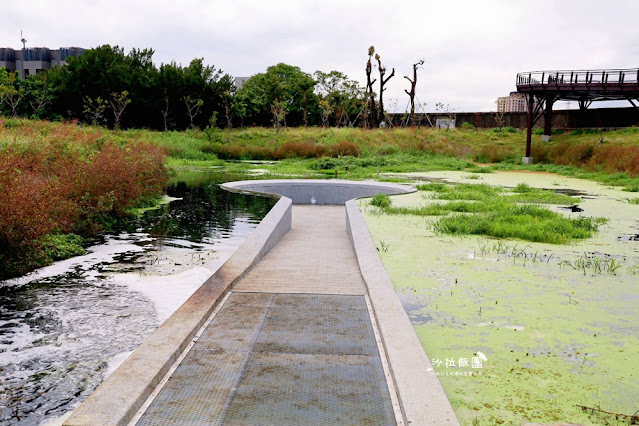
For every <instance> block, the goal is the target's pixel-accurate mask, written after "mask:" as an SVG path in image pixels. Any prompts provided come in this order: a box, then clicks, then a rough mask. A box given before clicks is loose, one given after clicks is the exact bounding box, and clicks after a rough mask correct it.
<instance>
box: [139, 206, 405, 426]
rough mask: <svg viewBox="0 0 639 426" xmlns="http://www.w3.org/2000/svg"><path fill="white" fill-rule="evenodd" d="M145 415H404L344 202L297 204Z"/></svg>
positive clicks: (293, 418)
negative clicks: (287, 224)
mask: <svg viewBox="0 0 639 426" xmlns="http://www.w3.org/2000/svg"><path fill="white" fill-rule="evenodd" d="M292 217H293V222H292V228H291V230H290V231H289V232H288V233H287V234H286V235H285V236H284V237H283V238H282V240H281V241H280V242H279V243H278V244H277V245H276V246H275V247H274V248H273V249H272V250H271V251H270V252H269V253H268V254H267V255H266V256H265V257H264V258H263V259H262V260H261V261H260V263H258V264H257V265H256V266H255V267H254V268H253V269H252V270H251V271H250V272H249V273H248V274H247V275H246V277H244V278H243V279H242V280H241V281H240V282H239V283H237V284H236V285H235V287H234V288H233V289H231V292H230V293H229V294H228V296H227V297H226V298H225V300H224V301H223V303H222V304H221V305H220V307H219V308H218V309H217V310H216V312H214V314H213V315H212V317H211V318H210V319H209V321H208V322H207V323H206V324H205V326H204V327H203V328H202V330H201V331H200V333H198V335H197V337H196V339H195V343H194V344H192V345H191V346H190V348H189V349H188V350H187V351H186V352H185V353H184V354H183V356H182V357H181V358H180V360H178V363H177V364H176V366H174V368H173V369H172V370H171V371H170V372H169V374H167V377H166V378H165V379H164V380H163V381H162V383H161V384H160V386H159V387H158V389H156V391H155V392H154V393H153V394H152V395H151V397H150V398H149V400H148V401H147V402H146V404H145V405H144V406H143V407H142V409H141V410H140V412H139V413H138V415H137V416H136V418H135V419H134V422H137V424H143V425H146V424H149V425H150V424H153V425H157V424H176V423H177V424H280V425H283V424H318V425H320V424H322V425H323V424H403V418H402V414H401V410H400V408H399V404H398V399H397V395H396V394H395V390H394V385H393V380H392V379H391V375H390V372H389V371H388V367H387V366H386V356H385V354H384V353H383V346H382V345H381V340H380V338H379V335H378V330H377V326H376V324H375V320H374V316H373V315H372V311H371V307H370V301H369V300H368V296H367V291H366V286H365V284H364V282H363V280H362V276H361V273H360V270H359V267H358V263H357V259H356V257H355V255H354V252H353V249H352V245H351V242H350V241H349V238H348V234H347V230H346V213H345V208H344V207H343V206H293V216H292Z"/></svg>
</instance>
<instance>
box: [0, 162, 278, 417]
mask: <svg viewBox="0 0 639 426" xmlns="http://www.w3.org/2000/svg"><path fill="white" fill-rule="evenodd" d="M245 178H246V177H245V176H241V175H229V174H225V173H222V172H218V171H214V170H210V169H207V170H193V171H190V172H181V173H179V174H178V177H177V178H175V179H174V182H172V184H171V185H170V186H169V187H168V188H167V190H166V197H165V202H164V203H163V204H161V205H160V206H158V207H157V208H154V209H150V210H147V211H144V212H143V213H142V214H141V215H140V217H139V218H138V219H137V220H135V221H134V222H132V223H130V224H128V225H127V226H125V227H123V228H122V229H119V230H118V231H117V232H114V233H113V234H110V235H104V236H102V238H101V240H100V241H98V242H97V243H96V244H95V245H93V246H91V247H88V248H87V254H86V255H84V256H79V257H75V258H72V259H67V260H64V261H60V262H56V263H54V264H53V265H51V266H48V267H45V268H42V269H40V270H37V271H34V272H33V273H31V274H28V275H26V276H24V277H20V278H16V279H12V280H8V281H4V282H2V281H0V368H1V371H0V393H1V394H2V395H3V397H2V400H0V404H1V405H0V408H1V417H0V423H1V424H9V423H15V422H18V421H19V422H21V423H24V424H39V423H42V422H47V421H49V420H52V419H55V418H58V417H60V416H62V415H63V414H65V413H66V412H69V411H71V410H73V409H74V408H75V407H77V406H78V405H79V404H80V403H81V402H82V401H83V400H84V399H86V397H87V396H89V395H90V394H91V392H92V391H93V390H94V389H95V388H96V387H97V386H98V385H99V384H100V383H101V382H102V381H103V380H104V379H105V378H106V377H107V376H108V375H109V374H110V373H111V372H112V371H114V370H115V369H116V368H117V366H118V365H119V364H120V363H121V362H122V361H124V360H125V359H126V357H127V356H128V355H129V354H130V353H131V352H132V351H133V350H134V349H135V348H136V347H137V346H138V345H139V344H140V343H141V342H142V341H143V340H144V339H146V338H147V337H148V336H149V335H150V334H151V333H152V332H153V331H154V330H155V329H156V328H157V327H158V326H159V325H160V324H161V323H162V322H163V321H164V320H166V318H168V317H169V316H170V315H171V314H172V313H173V312H174V311H175V310H176V309H177V308H178V307H179V306H180V305H181V304H182V303H183V302H184V301H186V299H188V297H189V296H190V295H191V294H192V293H193V292H194V291H195V290H196V289H197V288H198V287H199V286H200V285H201V284H202V283H203V282H204V281H205V280H206V279H207V278H208V277H209V276H211V275H212V274H213V272H214V271H215V270H217V269H218V268H219V267H220V266H221V265H222V264H223V263H224V262H225V261H226V259H228V258H229V257H230V256H231V254H232V253H233V252H234V251H235V249H236V248H237V247H238V246H239V245H240V244H241V243H242V242H243V241H244V239H245V238H246V237H247V235H248V234H249V233H250V232H251V230H252V229H254V228H255V227H256V226H257V224H258V223H259V222H260V221H261V219H262V218H263V217H264V216H265V215H266V213H268V211H269V210H270V209H271V207H272V206H273V205H274V204H275V202H276V201H277V200H275V199H273V198H266V197H258V196H253V195H241V194H234V193H230V192H227V191H225V190H223V189H221V188H220V187H219V184H220V183H223V182H226V181H230V180H240V179H245Z"/></svg>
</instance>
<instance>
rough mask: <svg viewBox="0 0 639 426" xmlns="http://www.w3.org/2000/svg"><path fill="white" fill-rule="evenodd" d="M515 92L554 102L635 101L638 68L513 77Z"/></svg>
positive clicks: (552, 72) (638, 74) (638, 89)
mask: <svg viewBox="0 0 639 426" xmlns="http://www.w3.org/2000/svg"><path fill="white" fill-rule="evenodd" d="M517 91H518V92H520V93H524V94H534V95H542V96H546V95H553V96H556V97H557V99H556V100H572V101H613V100H628V99H637V98H639V68H629V69H610V70H572V71H569V70H561V71H530V72H523V73H519V74H517Z"/></svg>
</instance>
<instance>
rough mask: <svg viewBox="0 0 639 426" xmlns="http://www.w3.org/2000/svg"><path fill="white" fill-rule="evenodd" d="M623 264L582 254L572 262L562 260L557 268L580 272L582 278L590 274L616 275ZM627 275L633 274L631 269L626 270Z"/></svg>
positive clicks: (609, 258) (608, 258)
mask: <svg viewBox="0 0 639 426" xmlns="http://www.w3.org/2000/svg"><path fill="white" fill-rule="evenodd" d="M622 265H623V263H622V262H621V261H620V260H617V259H615V258H613V257H602V256H595V255H588V254H587V253H584V255H583V256H580V257H578V258H577V259H575V260H574V261H573V262H570V261H568V260H564V261H562V262H561V263H559V266H562V267H563V266H567V267H570V268H572V269H575V270H581V271H583V273H584V276H585V275H586V274H587V273H588V272H591V273H592V274H593V275H602V274H608V275H617V270H619V269H620V268H621V267H622ZM628 273H630V274H633V275H634V272H633V268H632V267H630V268H628Z"/></svg>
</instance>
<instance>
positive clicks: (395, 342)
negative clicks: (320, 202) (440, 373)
mask: <svg viewBox="0 0 639 426" xmlns="http://www.w3.org/2000/svg"><path fill="white" fill-rule="evenodd" d="M346 228H347V232H348V236H349V238H350V240H351V244H352V245H353V250H354V251H355V256H356V257H357V262H358V264H359V268H360V271H361V273H362V278H363V279H364V282H365V283H366V286H367V289H368V294H369V298H370V300H371V305H372V306H373V311H374V314H375V318H376V320H377V325H378V328H379V331H380V334H381V336H382V343H383V345H384V349H385V350H386V356H387V358H388V364H389V366H390V370H391V373H392V375H393V379H394V382H395V388H396V389H397V393H398V397H399V401H400V405H401V407H402V413H403V414H404V416H405V418H406V421H407V424H414V425H426V424H437V425H440V424H441V425H443V424H446V425H458V424H459V422H458V420H457V417H456V416H455V413H454V412H453V408H452V406H451V405H450V401H449V400H448V398H447V397H446V394H445V393H444V389H443V388H442V385H441V383H440V382H439V379H438V378H437V376H436V375H435V372H434V370H433V367H432V365H431V363H430V360H429V359H428V356H426V353H425V352H424V349H423V347H422V345H421V343H420V341H419V339H418V338H417V334H415V330H414V329H413V325H412V324H411V322H410V319H409V318H408V315H407V314H406V311H405V310H404V307H403V306H402V303H401V302H400V300H399V297H398V296H397V293H395V289H394V287H393V282H392V281H391V279H390V277H389V276H388V273H387V272H386V269H384V265H383V264H382V261H381V259H380V258H379V254H378V253H377V249H376V248H375V245H374V244H373V240H372V238H371V236H370V233H369V232H368V227H367V226H366V222H365V221H364V216H363V215H362V213H361V211H360V210H359V206H358V205H357V200H351V201H348V202H347V203H346Z"/></svg>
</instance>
